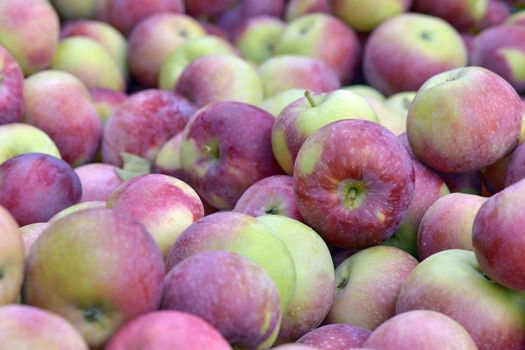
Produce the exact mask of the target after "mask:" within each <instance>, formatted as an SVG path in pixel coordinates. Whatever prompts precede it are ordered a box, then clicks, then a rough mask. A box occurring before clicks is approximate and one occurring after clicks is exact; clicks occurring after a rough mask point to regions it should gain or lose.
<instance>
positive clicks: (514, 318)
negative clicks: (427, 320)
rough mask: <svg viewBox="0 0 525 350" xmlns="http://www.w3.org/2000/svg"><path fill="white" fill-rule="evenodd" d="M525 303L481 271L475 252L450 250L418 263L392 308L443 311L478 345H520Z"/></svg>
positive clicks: (486, 349)
mask: <svg viewBox="0 0 525 350" xmlns="http://www.w3.org/2000/svg"><path fill="white" fill-rule="evenodd" d="M443 271H447V273H443ZM524 305H525V304H524V297H523V294H520V293H518V292H516V291H512V290H510V289H507V288H505V287H502V286H500V285H498V284H496V283H494V282H492V281H490V280H488V279H486V278H485V277H484V276H483V274H482V272H480V269H479V266H478V263H477V261H476V257H475V256H474V253H473V252H470V251H466V250H461V249H452V250H445V251H442V252H439V253H436V254H434V255H432V256H430V257H428V258H426V259H425V260H423V261H422V262H421V263H419V265H418V266H417V267H416V268H415V269H414V270H413V271H412V273H411V274H410V276H408V278H407V280H406V281H405V284H404V285H403V287H402V288H401V292H400V293H399V297H398V300H397V306H396V310H397V313H398V314H399V313H403V312H407V311H410V310H417V309H426V310H433V311H438V312H441V313H443V314H445V315H447V316H449V317H451V318H453V319H454V320H456V321H457V322H459V323H460V324H461V325H462V326H463V327H464V328H465V329H466V330H467V332H469V334H470V335H471V336H472V339H474V341H475V342H476V345H477V346H478V348H479V350H493V349H507V350H519V349H522V348H523V344H524V341H525V331H524V330H525V316H524V315H525V307H524ZM407 329H410V328H407ZM436 334H439V332H438V333H436ZM366 345H367V344H366V343H365V346H366Z"/></svg>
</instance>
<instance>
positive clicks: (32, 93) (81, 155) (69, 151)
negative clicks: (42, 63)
mask: <svg viewBox="0 0 525 350" xmlns="http://www.w3.org/2000/svg"><path fill="white" fill-rule="evenodd" d="M24 96H25V111H24V117H23V120H24V121H25V122H26V123H29V124H32V125H34V126H36V127H37V128H39V129H41V130H42V131H44V132H46V133H47V134H48V135H49V136H50V137H51V139H52V140H53V141H54V142H55V144H56V146H57V147H58V149H59V150H60V154H61V155H62V158H63V159H64V160H65V161H66V162H68V163H69V164H71V165H72V166H79V165H81V164H84V163H87V162H89V161H91V160H92V159H93V158H94V157H95V154H96V152H97V149H98V147H99V143H100V137H101V133H102V123H101V121H100V118H99V116H98V114H97V111H96V110H95V108H94V107H93V105H92V104H91V101H90V95H89V91H88V90H87V89H86V87H85V86H84V85H83V84H82V82H81V81H80V80H79V79H77V78H76V77H75V76H73V75H71V74H69V73H67V72H62V71H58V70H48V71H42V72H39V73H37V74H34V75H32V76H31V77H29V78H27V79H26V80H25V83H24Z"/></svg>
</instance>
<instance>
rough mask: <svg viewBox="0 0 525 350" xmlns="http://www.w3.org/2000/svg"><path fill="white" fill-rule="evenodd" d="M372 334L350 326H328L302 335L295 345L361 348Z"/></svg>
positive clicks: (322, 347)
mask: <svg viewBox="0 0 525 350" xmlns="http://www.w3.org/2000/svg"><path fill="white" fill-rule="evenodd" d="M371 333H372V332H371V331H370V330H368V329H366V328H361V327H357V326H354V325H351V324H329V325H326V326H322V327H319V328H316V329H314V330H312V331H311V332H309V333H307V334H305V335H303V336H302V337H301V338H300V339H299V340H298V341H297V343H300V344H305V345H309V346H312V347H315V348H319V349H331V350H348V348H361V346H362V345H363V343H364V342H365V340H366V339H368V337H369V336H370V334H371Z"/></svg>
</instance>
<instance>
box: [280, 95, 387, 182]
mask: <svg viewBox="0 0 525 350" xmlns="http://www.w3.org/2000/svg"><path fill="white" fill-rule="evenodd" d="M306 94H307V97H303V98H301V99H299V100H297V101H295V102H293V103H291V104H290V105H288V106H287V107H286V108H284V109H283V111H282V112H281V113H280V114H279V117H278V118H277V119H276V120H275V123H274V125H273V129H272V149H273V154H274V156H275V158H276V159H277V161H278V162H279V165H280V166H281V167H282V168H283V169H284V170H285V171H286V172H287V173H288V174H289V175H292V173H293V168H294V164H295V160H296V158H297V153H299V149H300V148H301V146H302V144H303V143H304V141H305V140H306V139H307V137H308V136H310V135H312V134H313V133H314V132H316V131H317V130H319V129H320V128H321V127H323V126H325V125H328V124H330V123H332V122H335V121H338V120H347V119H360V120H369V121H372V122H378V118H377V116H376V114H375V112H374V110H373V109H372V107H371V106H370V105H369V104H368V102H367V101H366V100H365V99H364V98H363V97H361V96H359V95H357V94H355V93H353V92H350V91H347V90H336V91H333V92H330V93H324V94H311V93H309V92H307V93H306Z"/></svg>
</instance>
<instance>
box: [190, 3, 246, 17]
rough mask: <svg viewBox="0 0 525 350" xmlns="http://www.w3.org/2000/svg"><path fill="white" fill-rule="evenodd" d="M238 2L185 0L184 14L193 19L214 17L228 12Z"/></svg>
mask: <svg viewBox="0 0 525 350" xmlns="http://www.w3.org/2000/svg"><path fill="white" fill-rule="evenodd" d="M238 2H239V0H216V1H211V2H210V1H207V0H186V1H185V5H186V12H187V13H188V14H189V15H190V16H193V17H206V16H210V17H215V16H219V15H221V14H222V13H223V12H226V11H228V10H229V9H230V8H231V7H233V6H234V5H236V4H237V3H238Z"/></svg>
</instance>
